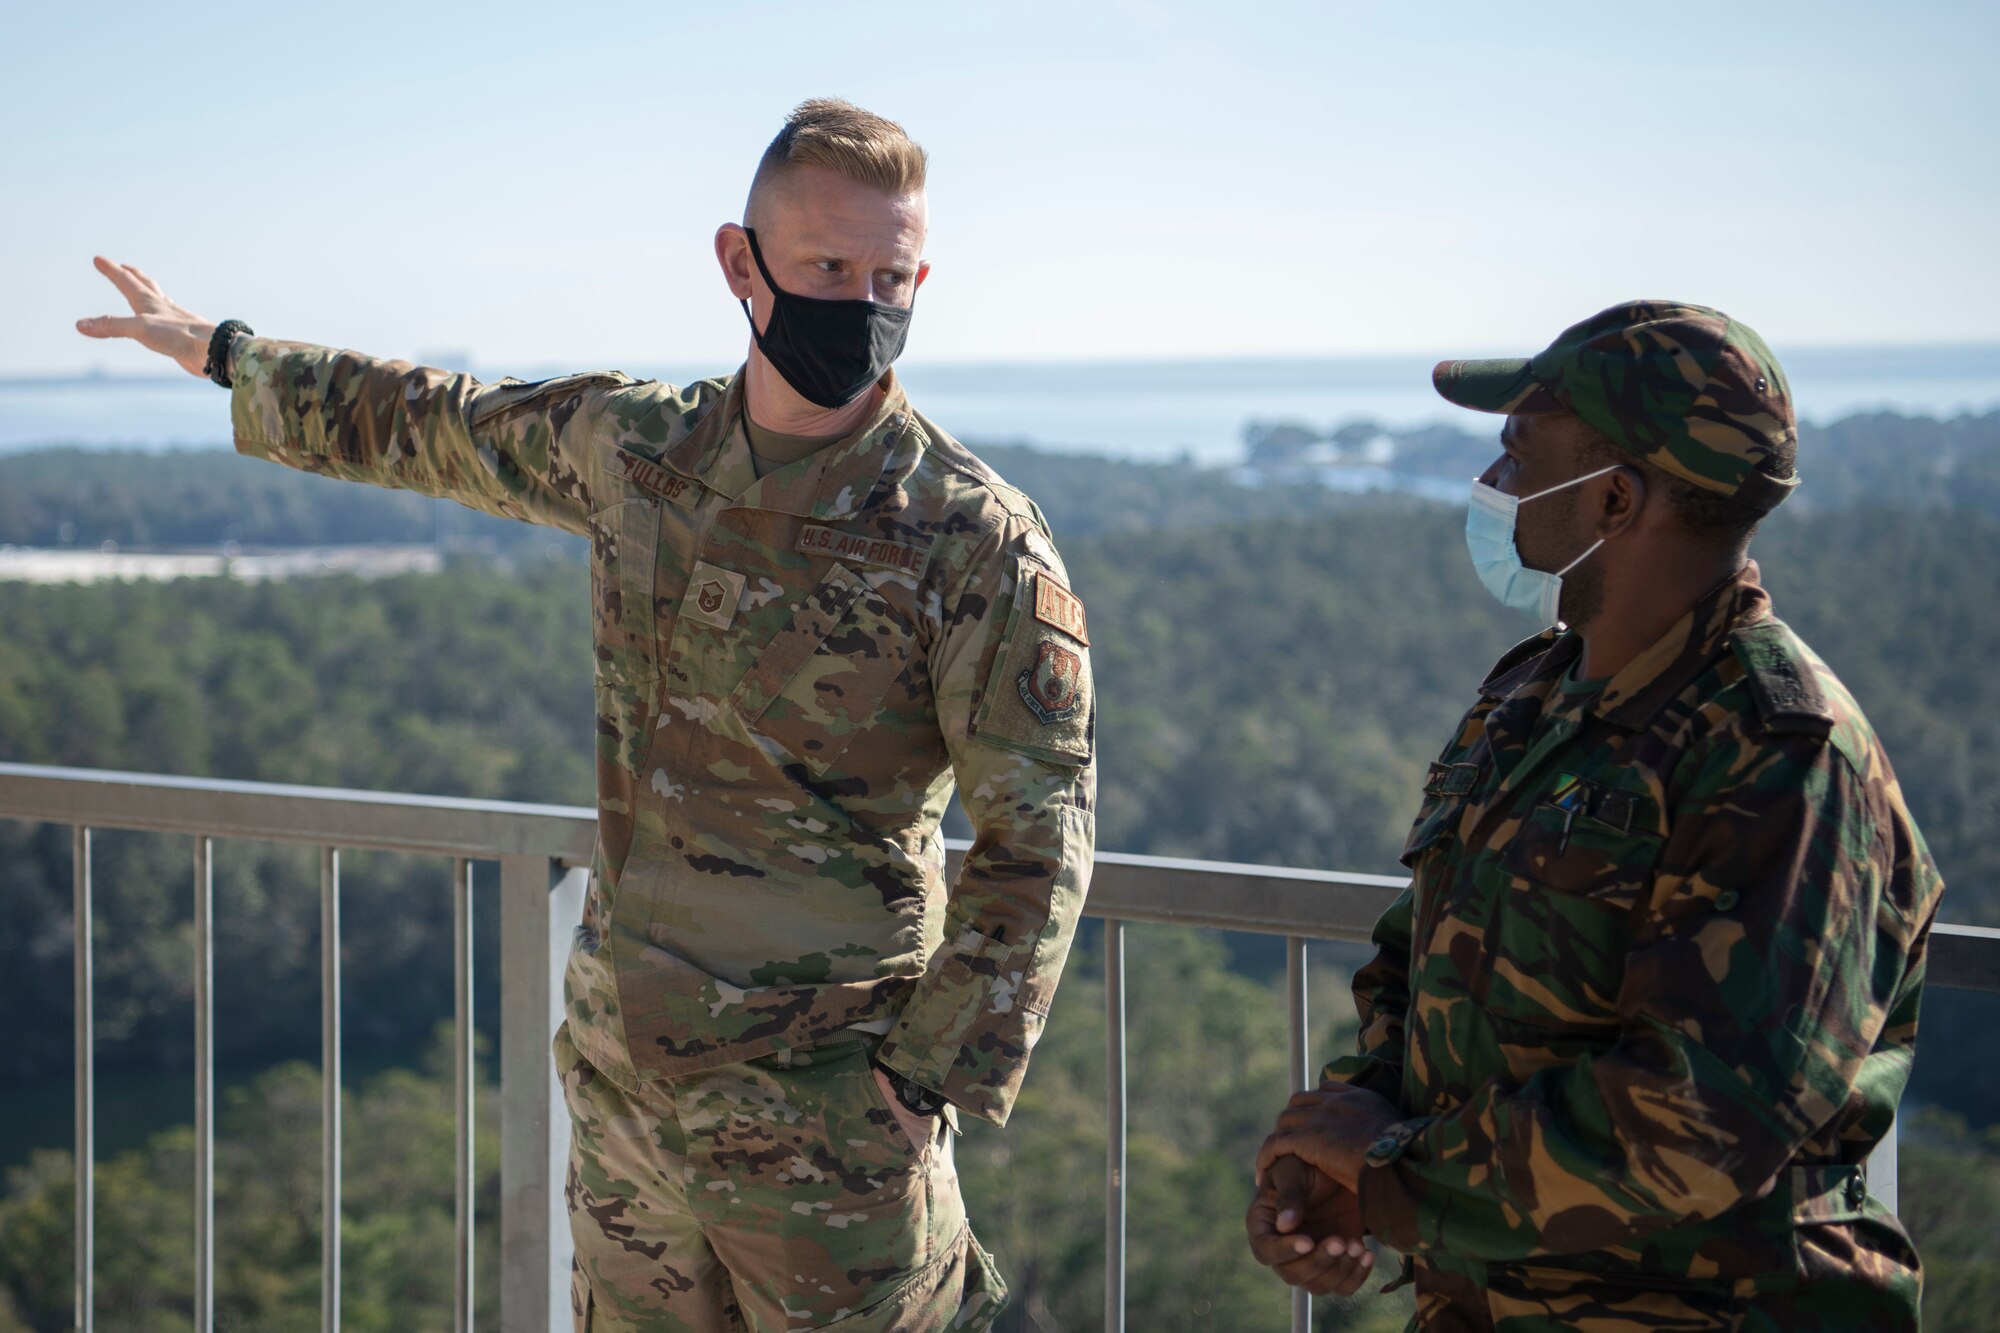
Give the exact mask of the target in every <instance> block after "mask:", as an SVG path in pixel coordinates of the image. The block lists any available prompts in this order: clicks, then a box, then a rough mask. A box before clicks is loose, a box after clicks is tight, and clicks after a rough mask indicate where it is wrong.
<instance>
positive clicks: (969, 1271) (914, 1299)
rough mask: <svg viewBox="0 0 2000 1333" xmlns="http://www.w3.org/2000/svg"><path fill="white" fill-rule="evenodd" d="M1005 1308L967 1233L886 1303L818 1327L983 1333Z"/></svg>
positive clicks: (849, 1331) (988, 1260)
mask: <svg viewBox="0 0 2000 1333" xmlns="http://www.w3.org/2000/svg"><path fill="white" fill-rule="evenodd" d="M1006 1308H1007V1284H1006V1283H1005V1282H1003V1281H1002V1280H1001V1278H1000V1270H999V1269H998V1268H997V1267H996V1266H995V1265H994V1263H993V1256H992V1255H990V1254H988V1253H987V1252H986V1249H985V1247H984V1246H982V1245H981V1244H980V1243H979V1242H978V1241H977V1240H976V1239H974V1238H973V1235H972V1228H971V1227H966V1228H965V1229H964V1230H962V1231H960V1232H959V1233H958V1238H957V1239H956V1240H955V1241H953V1242H952V1243H951V1244H950V1245H948V1246H946V1247H945V1249H944V1250H943V1252H941V1253H940V1254H939V1255H938V1257H937V1258H936V1259H934V1260H932V1261H931V1262H930V1264H929V1265H927V1266H926V1267H924V1268H922V1269H919V1270H918V1272H917V1273H916V1275H915V1276H914V1277H912V1278H911V1279H910V1280H909V1281H908V1282H906V1283H904V1284H903V1285H902V1286H901V1287H898V1288H897V1289H896V1291H895V1292H894V1294H892V1295H891V1296H889V1298H888V1299H886V1300H884V1301H882V1302H881V1303H880V1304H877V1305H871V1306H869V1307H868V1308H867V1309H865V1310H861V1311H859V1312H857V1313H855V1314H851V1315H849V1316H847V1317H846V1318H845V1319H836V1320H834V1321H833V1322H832V1323H831V1324H825V1325H822V1326H821V1327H822V1328H823V1329H824V1330H825V1333H835V1331H836V1330H838V1333H982V1330H985V1329H989V1328H991V1327H992V1326H993V1321H994V1320H996V1319H998V1318H999V1317H1000V1312H1001V1311H1002V1310H1004V1309H1006Z"/></svg>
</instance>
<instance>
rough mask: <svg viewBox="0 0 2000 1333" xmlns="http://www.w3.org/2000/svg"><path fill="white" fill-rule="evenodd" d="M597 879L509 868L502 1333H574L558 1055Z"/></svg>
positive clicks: (505, 865) (527, 862)
mask: <svg viewBox="0 0 2000 1333" xmlns="http://www.w3.org/2000/svg"><path fill="white" fill-rule="evenodd" d="M589 876H590V872H589V871H587V870H584V869H581V868H578V869H575V870H570V871H564V870H563V869H562V867H561V866H560V865H558V864H557V863H554V862H551V861H550V860H548V859H547V858H546V857H539V856H505V857H502V858H501V859H500V1327H501V1330H502V1333H549V1330H551V1329H558V1328H567V1327H569V1319H570V1312H569V1263H570V1232H569V1214H568V1210H567V1209H566V1208H565V1206H564V1199H563V1181H564V1177H565V1175H566V1174H567V1172H568V1169H569V1110H568V1108H567V1107H565V1106H564V1105H563V1099H562V1089H561V1087H560V1086H559V1085H558V1084H557V1082H556V1077H555V1069H554V1065H553V1062H552V1060H551V1057H550V1055H549V1039H550V1038H551V1037H553V1036H554V1035H555V1030H556V1027H557V1025H558V1024H559V1023H560V1022H561V1021H562V1016H563V1014H562V982H563V969H564V968H565V967H566V966H567V965H568V961H569V950H570V940H571V937H572V935H573V934H574V931H575V927H576V924H577V922H578V921H579V920H580V919H581V918H582V915H583V894H584V887H585V885H586V883H587V882H588V880H589Z"/></svg>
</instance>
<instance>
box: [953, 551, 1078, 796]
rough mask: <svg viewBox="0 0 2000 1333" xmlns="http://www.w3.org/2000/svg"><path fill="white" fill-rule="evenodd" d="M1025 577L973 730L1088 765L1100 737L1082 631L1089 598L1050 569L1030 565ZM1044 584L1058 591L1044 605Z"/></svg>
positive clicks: (1042, 755)
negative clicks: (1083, 599)
mask: <svg viewBox="0 0 2000 1333" xmlns="http://www.w3.org/2000/svg"><path fill="white" fill-rule="evenodd" d="M1020 577H1021V582H1020V583H1019V584H1018V585H1017V586H1016V588H1015V593H1014V606H1013V610H1012V611H1011V612H1010V613H1009V614H1008V617H1007V631H1006V636H1005V637H1004V638H1003V639H1002V640H1001V642H1000V646H999V649H998V651H997V652H995V653H994V655H993V669H992V671H991V672H990V673H989V674H988V676H987V678H986V688H985V692H984V694H983V695H982V697H981V699H980V703H979V709H978V711H977V713H975V714H974V716H973V719H972V724H971V732H972V735H973V737H974V738H975V739H978V740H983V741H986V742H988V743H989V744H993V745H998V746H1002V747H1004V748H1006V749H1009V750H1016V751H1019V752H1020V753H1022V754H1025V755H1027V756H1029V757H1030V758H1034V759H1040V760H1043V761H1045V762H1047V763H1052V764H1065V765H1078V764H1087V763H1089V762H1090V759H1091V754H1092V752H1093V750H1094V747H1095V741H1096V728H1097V695H1096V690H1095V687H1094V685H1093V682H1092V680H1091V675H1090V649H1089V641H1088V640H1087V639H1085V638H1083V636H1082V633H1081V631H1082V629H1083V603H1082V602H1081V601H1079V600H1077V597H1076V595H1075V594H1074V593H1072V592H1070V591H1069V589H1067V588H1065V587H1063V586H1062V584H1060V583H1058V582H1056V580H1055V579H1054V578H1053V576H1051V575H1050V574H1049V573H1048V571H1046V570H1043V569H1039V568H1035V567H1033V566H1031V565H1025V564H1024V565H1022V566H1021V567H1020ZM1031 581H1032V583H1033V586H1032V587H1030V586H1029V583H1030V582H1031ZM1045 588H1047V589H1053V590H1054V591H1055V592H1057V593H1059V594H1060V599H1057V600H1054V601H1051V602H1050V603H1048V604H1047V605H1046V607H1045V605H1044V603H1043V601H1042V590H1043V589H1045ZM1062 599H1066V600H1062ZM1045 612H1046V614H1045ZM1066 623H1073V624H1074V625H1075V627H1076V628H1075V630H1074V631H1072V630H1070V629H1069V628H1066Z"/></svg>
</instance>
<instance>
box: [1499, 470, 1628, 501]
mask: <svg viewBox="0 0 2000 1333" xmlns="http://www.w3.org/2000/svg"><path fill="white" fill-rule="evenodd" d="M1624 466H1625V465H1624V464H1623V463H1613V464H1612V465H1611V466H1610V467H1601V468H1599V469H1597V471H1595V472H1586V473H1584V474H1583V475H1582V476H1580V477H1571V478H1570V479H1569V480H1568V481H1564V482H1558V483H1557V484H1556V485H1554V486H1550V487H1547V488H1546V489H1543V490H1539V491H1536V492H1535V493H1534V494H1533V495H1524V496H1522V497H1521V498H1520V499H1518V500H1516V501H1515V503H1516V504H1526V503H1528V501H1530V500H1539V499H1541V498H1542V497H1543V496H1544V495H1554V494H1555V493H1556V492H1557V491H1566V490H1568V489H1569V488H1570V487H1572V486H1581V485H1583V483H1585V482H1586V481H1589V480H1590V479H1591V478H1592V477H1601V476H1603V475H1604V474H1605V473H1607V472H1616V471H1617V470H1618V469H1619V468H1621V467H1624Z"/></svg>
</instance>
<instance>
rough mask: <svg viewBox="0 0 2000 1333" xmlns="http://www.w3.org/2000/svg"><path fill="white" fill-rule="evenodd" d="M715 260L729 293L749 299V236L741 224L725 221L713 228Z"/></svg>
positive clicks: (739, 297) (737, 297) (739, 298)
mask: <svg viewBox="0 0 2000 1333" xmlns="http://www.w3.org/2000/svg"><path fill="white" fill-rule="evenodd" d="M715 262H716V263H718V264H720V265H721V266H722V277H723V280H724V281H725V282H727V283H728V284H729V294H730V295H731V296H733V297H735V298H736V299H737V300H739V301H747V300H749V299H750V237H749V236H748V234H746V233H745V232H744V230H743V228H742V227H741V226H739V225H737V224H736V223H734V222H725V223H723V224H722V225H721V226H720V227H717V228H716V229H715Z"/></svg>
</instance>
